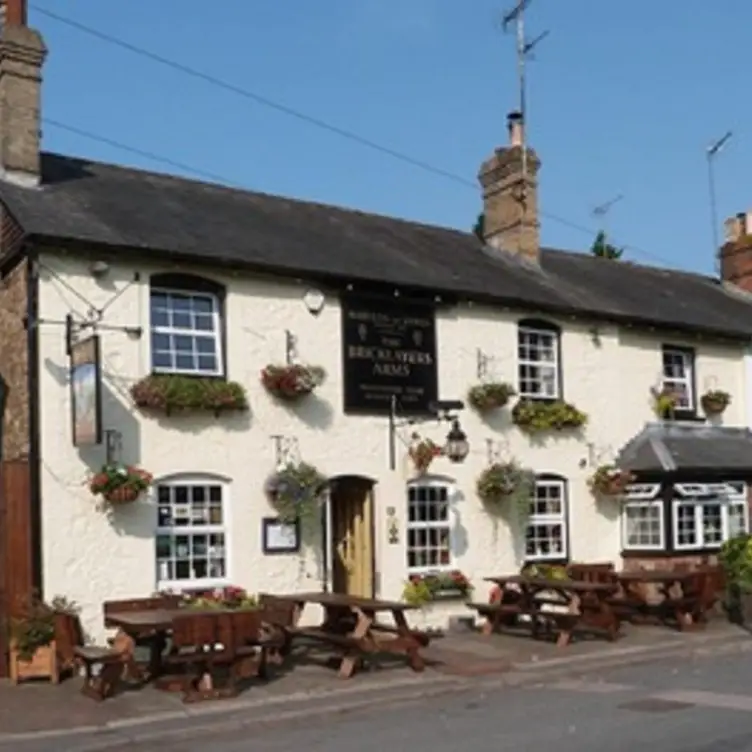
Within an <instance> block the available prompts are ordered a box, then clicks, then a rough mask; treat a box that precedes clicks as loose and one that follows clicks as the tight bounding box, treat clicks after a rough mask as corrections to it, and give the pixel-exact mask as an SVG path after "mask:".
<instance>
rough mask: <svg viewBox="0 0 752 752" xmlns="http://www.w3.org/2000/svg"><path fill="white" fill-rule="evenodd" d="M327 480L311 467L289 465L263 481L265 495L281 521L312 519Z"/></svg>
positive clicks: (307, 465) (302, 463) (296, 464)
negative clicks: (264, 483) (264, 482)
mask: <svg viewBox="0 0 752 752" xmlns="http://www.w3.org/2000/svg"><path fill="white" fill-rule="evenodd" d="M327 482H328V481H327V478H326V477H325V476H323V475H322V474H321V473H320V472H319V471H318V470H317V469H316V468H315V467H314V466H313V465H309V464H307V463H305V462H298V463H294V462H290V463H288V464H287V465H286V466H285V467H283V468H282V469H281V470H278V471H277V472H275V473H274V474H273V475H272V476H271V477H270V478H269V479H268V480H267V481H266V495H267V497H268V498H269V500H270V501H271V503H272V504H273V505H274V508H275V509H276V510H277V514H278V515H279V517H280V519H281V520H282V521H283V522H287V523H289V522H294V521H295V520H297V519H303V518H306V517H311V516H313V515H314V514H315V513H316V511H317V510H318V508H319V502H320V501H321V495H322V493H323V492H324V490H325V488H326V485H327Z"/></svg>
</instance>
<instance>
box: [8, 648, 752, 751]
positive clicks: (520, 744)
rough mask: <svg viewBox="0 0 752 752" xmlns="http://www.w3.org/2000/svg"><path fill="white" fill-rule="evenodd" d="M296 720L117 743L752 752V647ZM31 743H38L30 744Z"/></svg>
mask: <svg viewBox="0 0 752 752" xmlns="http://www.w3.org/2000/svg"><path fill="white" fill-rule="evenodd" d="M292 724H293V725H291V726H289V727H287V728H283V727H276V726H271V727H266V728H259V727H253V728H249V727H246V728H243V727H239V726H236V727H231V728H228V729H227V730H226V731H221V730H219V731H218V730H214V731H212V733H211V735H209V734H207V735H205V736H204V735H199V736H196V735H194V736H193V737H192V738H191V737H186V738H181V739H174V738H173V739H170V740H169V741H168V740H166V739H162V740H161V741H159V742H156V741H154V742H148V741H144V742H143V743H139V742H135V743H134V742H131V743H130V744H128V745H127V746H122V747H118V748H117V749H118V752H119V750H122V752H125V750H128V752H150V751H151V750H154V751H155V752H156V751H157V750H159V752H194V750H196V751H197V750H211V752H247V751H248V750H252V751H253V752H290V751H291V750H295V749H301V750H302V749H304V750H306V752H319V751H321V752H324V750H326V751H327V752H352V750H358V752H384V750H387V751H389V752H391V751H394V752H401V750H410V752H423V751H424V750H425V752H429V750H430V751H431V752H456V751H457V750H463V752H475V751H476V750H477V751H478V752H481V750H482V751H483V752H487V750H489V749H493V750H495V751H501V752H503V751H504V750H516V751H518V752H523V751H524V752H528V751H529V752H539V751H540V752H543V751H545V752H550V751H551V750H552V749H554V750H556V752H588V750H593V751H594V752H604V751H607V752H620V751H621V750H624V751H625V752H626V750H630V752H631V751H633V750H635V749H640V748H644V749H648V748H650V749H654V750H660V752H746V751H747V750H749V751H750V752H752V653H748V652H744V653H734V654H725V655H720V656H718V655H716V656H713V655H709V656H703V657H701V658H695V659H694V660H689V659H687V658H673V659H670V660H666V661H662V662H653V663H651V664H646V665H639V666H633V667H631V668H622V669H614V670H610V671H606V672H601V673H600V674H598V675H591V676H583V677H578V678H577V679H575V680H571V679H570V680H566V681H561V680H560V681H554V682H552V683H543V684H540V685H538V686H534V687H531V686H527V687H517V688H514V687H507V688H503V687H500V688H494V689H486V690H483V691H481V690H469V691H462V692H457V693H456V694H452V695H443V696H439V697H434V698H423V699H418V700H415V701H412V702H410V703H408V704H406V705H402V706H400V707H380V708H378V709H374V710H372V711H359V712H357V713H353V712H350V713H348V714H342V715H328V716H322V717H321V718H306V719H299V720H297V721H293V722H292ZM90 741H92V742H93V741H94V740H90ZM27 749H29V750H30V749H31V748H27V747H26V746H24V747H23V750H24V752H25V751H26V750H27ZM36 749H38V750H46V749H49V750H52V749H53V747H48V748H44V747H38V748H36ZM57 749H59V742H58V746H57ZM90 749H91V747H90ZM20 750H21V748H19V752H20ZM111 752H115V748H111Z"/></svg>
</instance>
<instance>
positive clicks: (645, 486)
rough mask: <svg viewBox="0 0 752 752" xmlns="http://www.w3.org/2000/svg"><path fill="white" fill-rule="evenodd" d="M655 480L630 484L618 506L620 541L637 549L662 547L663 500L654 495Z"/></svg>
mask: <svg viewBox="0 0 752 752" xmlns="http://www.w3.org/2000/svg"><path fill="white" fill-rule="evenodd" d="M660 491H661V486H660V484H658V483H650V484H649V483H642V484H635V485H633V486H630V487H629V488H628V489H627V494H626V498H625V500H624V502H623V506H622V514H621V521H622V545H623V547H624V549H627V550H628V549H635V550H639V551H649V550H659V551H660V550H662V549H663V548H664V546H665V539H664V514H663V509H664V502H663V499H661V498H658V496H659V494H660Z"/></svg>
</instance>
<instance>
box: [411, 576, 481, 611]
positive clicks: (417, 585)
mask: <svg viewBox="0 0 752 752" xmlns="http://www.w3.org/2000/svg"><path fill="white" fill-rule="evenodd" d="M472 590H473V586H472V585H471V584H470V580H468V578H467V577H466V576H465V575H464V574H463V573H462V572H460V571H459V570H457V569H455V570H453V571H451V572H426V573H425V574H413V575H410V577H409V579H408V581H407V583H406V584H405V588H404V590H403V591H402V598H403V600H404V601H405V602H406V603H409V604H410V605H411V606H425V605H426V604H428V603H431V602H432V601H439V600H450V599H451V600H454V599H463V598H468V597H469V596H470V594H471V592H472Z"/></svg>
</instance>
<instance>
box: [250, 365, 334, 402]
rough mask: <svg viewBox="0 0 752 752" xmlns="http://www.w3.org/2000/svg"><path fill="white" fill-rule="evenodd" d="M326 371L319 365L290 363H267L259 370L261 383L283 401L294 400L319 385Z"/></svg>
mask: <svg viewBox="0 0 752 752" xmlns="http://www.w3.org/2000/svg"><path fill="white" fill-rule="evenodd" d="M325 378H326V371H324V369H323V368H320V367H319V366H304V365H300V364H292V365H286V366H275V365H268V366H267V367H266V368H264V370H263V371H261V383H262V384H263V385H264V389H266V391H267V392H269V394H271V395H272V396H273V397H276V398H277V399H279V400H284V401H285V402H294V401H296V400H298V399H300V398H301V397H305V396H307V395H309V394H310V393H311V392H313V390H314V389H316V388H317V387H319V386H321V384H323V383H324V379H325Z"/></svg>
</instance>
